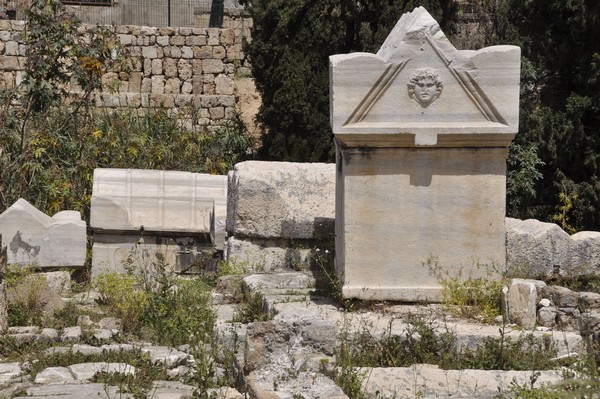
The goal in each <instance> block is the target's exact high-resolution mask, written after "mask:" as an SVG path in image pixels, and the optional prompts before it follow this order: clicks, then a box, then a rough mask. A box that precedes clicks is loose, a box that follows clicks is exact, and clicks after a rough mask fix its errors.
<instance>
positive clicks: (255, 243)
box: [225, 237, 311, 272]
mask: <svg viewBox="0 0 600 399" xmlns="http://www.w3.org/2000/svg"><path fill="white" fill-rule="evenodd" d="M310 251H311V250H310V249H309V248H301V247H295V246H294V245H292V244H291V243H290V242H288V241H287V240H280V239H249V238H241V239H238V238H236V237H229V238H228V240H227V248H226V251H225V252H226V257H225V259H226V260H227V261H228V262H230V263H233V264H237V265H239V266H240V267H241V268H243V269H247V270H248V271H260V272H268V271H275V270H290V269H293V270H299V269H308V268H309V266H310Z"/></svg>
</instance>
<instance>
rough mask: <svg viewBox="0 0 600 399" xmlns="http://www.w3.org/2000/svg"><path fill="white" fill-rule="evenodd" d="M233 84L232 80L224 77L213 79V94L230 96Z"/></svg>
mask: <svg viewBox="0 0 600 399" xmlns="http://www.w3.org/2000/svg"><path fill="white" fill-rule="evenodd" d="M234 87H235V84H234V82H233V79H231V78H230V77H228V76H226V75H223V74H221V75H219V76H217V77H216V78H215V92H216V94H222V95H232V94H233V93H234Z"/></svg>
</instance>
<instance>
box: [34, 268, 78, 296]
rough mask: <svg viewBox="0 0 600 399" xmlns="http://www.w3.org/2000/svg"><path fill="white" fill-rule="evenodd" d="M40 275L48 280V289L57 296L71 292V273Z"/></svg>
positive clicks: (59, 272)
mask: <svg viewBox="0 0 600 399" xmlns="http://www.w3.org/2000/svg"><path fill="white" fill-rule="evenodd" d="M39 275H40V276H42V277H44V278H45V279H46V283H47V284H48V287H49V288H50V289H51V290H52V291H54V292H56V293H57V294H59V295H63V294H66V293H68V292H70V291H71V274H70V273H69V272H63V271H58V272H46V273H40V274H39Z"/></svg>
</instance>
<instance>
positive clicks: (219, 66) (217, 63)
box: [202, 59, 225, 73]
mask: <svg viewBox="0 0 600 399" xmlns="http://www.w3.org/2000/svg"><path fill="white" fill-rule="evenodd" d="M224 70H225V65H224V64H223V61H221V60H213V59H206V60H203V61H202V72H203V73H223V71H224Z"/></svg>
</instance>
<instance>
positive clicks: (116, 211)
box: [90, 169, 227, 234]
mask: <svg viewBox="0 0 600 399" xmlns="http://www.w3.org/2000/svg"><path fill="white" fill-rule="evenodd" d="M226 197H227V177H226V176H218V175H208V174H200V173H189V172H179V171H159V170H137V169H96V170H95V171H94V185H93V190H92V201H91V210H90V226H91V227H92V229H94V230H96V231H98V230H107V231H125V232H127V231H140V230H145V231H155V232H185V233H205V234H208V233H210V212H211V211H212V209H213V201H214V200H216V199H220V200H225V198H226Z"/></svg>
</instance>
